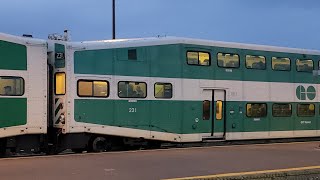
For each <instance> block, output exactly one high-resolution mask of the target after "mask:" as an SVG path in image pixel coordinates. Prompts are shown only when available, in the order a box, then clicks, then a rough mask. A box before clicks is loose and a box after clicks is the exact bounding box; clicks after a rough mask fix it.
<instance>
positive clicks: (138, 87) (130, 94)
mask: <svg viewBox="0 0 320 180" xmlns="http://www.w3.org/2000/svg"><path fill="white" fill-rule="evenodd" d="M118 96H119V97H120V98H145V97H147V84H146V83H145V82H132V81H131V82H129V81H120V82H119V83H118Z"/></svg>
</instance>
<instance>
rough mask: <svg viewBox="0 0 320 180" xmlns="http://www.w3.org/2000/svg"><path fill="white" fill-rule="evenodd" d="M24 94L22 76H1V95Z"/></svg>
mask: <svg viewBox="0 0 320 180" xmlns="http://www.w3.org/2000/svg"><path fill="white" fill-rule="evenodd" d="M23 94H24V80H23V79H22V78H21V77H7V76H0V95H1V96H22V95H23Z"/></svg>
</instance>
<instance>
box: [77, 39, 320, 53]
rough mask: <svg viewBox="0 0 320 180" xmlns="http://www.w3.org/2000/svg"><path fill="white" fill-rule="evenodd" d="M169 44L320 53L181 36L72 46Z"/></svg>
mask: <svg viewBox="0 0 320 180" xmlns="http://www.w3.org/2000/svg"><path fill="white" fill-rule="evenodd" d="M168 44H191V45H202V46H217V47H226V48H239V49H250V50H259V51H271V52H285V53H295V54H310V55H320V51H318V50H308V49H298V48H287V47H277V46H266V45H257V44H244V43H234V42H222V41H211V40H202V39H192V38H181V37H153V38H134V39H115V40H99V41H83V42H72V43H71V46H72V47H73V48H74V49H83V50H84V49H88V50H89V49H109V48H124V47H141V46H156V45H168Z"/></svg>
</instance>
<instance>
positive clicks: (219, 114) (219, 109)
mask: <svg viewBox="0 0 320 180" xmlns="http://www.w3.org/2000/svg"><path fill="white" fill-rule="evenodd" d="M222 113H223V111H222V101H217V103H216V119H217V120H221V119H222Z"/></svg>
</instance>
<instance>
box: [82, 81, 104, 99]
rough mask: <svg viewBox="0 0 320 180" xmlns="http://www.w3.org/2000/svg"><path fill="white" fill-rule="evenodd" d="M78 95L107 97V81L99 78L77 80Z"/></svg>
mask: <svg viewBox="0 0 320 180" xmlns="http://www.w3.org/2000/svg"><path fill="white" fill-rule="evenodd" d="M78 96H80V97H108V96H109V83H108V81H99V80H79V81H78Z"/></svg>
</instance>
